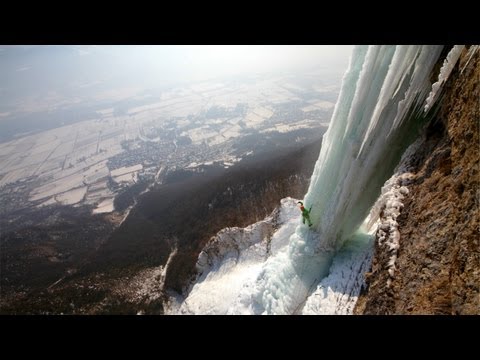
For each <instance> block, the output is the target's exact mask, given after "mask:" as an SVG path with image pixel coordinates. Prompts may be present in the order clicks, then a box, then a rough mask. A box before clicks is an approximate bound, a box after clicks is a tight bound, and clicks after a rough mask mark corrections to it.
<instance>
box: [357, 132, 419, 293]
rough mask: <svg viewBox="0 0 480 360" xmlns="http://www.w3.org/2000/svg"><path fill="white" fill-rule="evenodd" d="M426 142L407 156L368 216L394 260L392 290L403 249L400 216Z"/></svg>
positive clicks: (411, 148)
mask: <svg viewBox="0 0 480 360" xmlns="http://www.w3.org/2000/svg"><path fill="white" fill-rule="evenodd" d="M421 144H422V139H418V140H417V141H415V142H414V143H413V144H412V145H410V146H409V147H408V149H407V150H406V151H405V153H404V154H403V156H402V158H401V160H400V163H399V164H398V166H397V168H396V169H395V174H394V175H393V176H392V177H391V178H390V179H389V180H387V182H386V183H385V185H384V186H383V187H382V190H381V195H380V196H379V198H378V200H377V201H376V203H375V205H374V206H373V207H372V210H371V211H370V214H369V217H368V223H367V228H369V229H373V228H375V229H376V230H375V233H376V237H377V239H378V245H379V246H380V247H387V249H388V250H387V251H388V252H389V253H390V258H389V261H388V265H387V271H388V275H389V279H388V280H387V287H390V285H391V282H392V280H393V279H394V278H395V270H396V267H395V261H396V260H397V253H398V249H399V248H400V232H399V230H398V223H397V217H398V216H399V215H400V213H401V211H402V208H403V206H404V205H403V199H404V198H405V196H407V195H408V192H409V190H408V187H407V186H406V185H408V184H409V183H410V182H411V181H412V180H413V178H414V175H413V173H412V168H411V165H410V164H412V163H413V161H412V157H413V156H415V154H416V152H417V151H418V149H419V147H420V146H421Z"/></svg>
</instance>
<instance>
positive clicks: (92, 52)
mask: <svg viewBox="0 0 480 360" xmlns="http://www.w3.org/2000/svg"><path fill="white" fill-rule="evenodd" d="M352 48H353V46H345V45H342V46H333V45H325V46H323V45H321V46H317V45H316V46H304V45H301V46H299V45H287V46H277V45H275V46H270V45H267V46H261V45H252V46H251V45H248V46H247V45H215V46H213V45H192V46H186V45H181V46H172V45H168V46H164V45H159V46H117V45H115V46H83V45H82V46H1V45H0V106H1V105H5V104H8V103H9V102H10V103H11V102H12V101H16V102H17V103H18V100H19V99H18V98H19V97H22V96H41V95H42V94H45V93H47V92H49V91H50V92H51V91H55V92H57V93H61V94H63V95H65V96H67V95H71V94H74V93H75V92H76V91H81V89H85V88H86V87H87V86H92V84H96V86H102V87H103V88H104V89H105V88H106V87H109V88H115V87H122V86H139V87H144V88H151V87H155V86H161V85H164V84H173V83H175V82H176V81H198V80H206V79H210V78H218V77H222V76H230V75H245V74H255V73H264V72H276V71H289V72H292V73H295V72H303V71H306V70H309V69H311V68H312V67H324V68H328V69H331V71H344V70H345V68H346V66H347V64H348V59H349V56H350V53H351V50H352ZM92 91H93V90H92ZM0 110H1V109H0Z"/></svg>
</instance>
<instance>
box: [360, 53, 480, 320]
mask: <svg viewBox="0 0 480 360" xmlns="http://www.w3.org/2000/svg"><path fill="white" fill-rule="evenodd" d="M467 51H468V49H465V50H464V52H463V53H462V56H461V57H460V59H459V62H458V63H457V65H456V67H455V69H454V70H453V72H452V74H451V76H450V78H449V80H448V81H447V83H446V85H445V89H444V97H443V99H441V100H440V101H441V105H440V109H439V112H438V113H437V115H436V117H435V118H434V119H433V120H432V122H431V124H430V125H429V127H428V128H427V129H426V131H425V134H424V136H423V144H422V146H420V147H419V148H418V150H417V152H416V153H415V154H414V156H412V157H411V158H410V164H409V166H410V168H409V172H410V174H409V176H406V177H405V178H404V183H403V184H402V185H404V186H406V187H407V188H408V195H406V196H405V199H404V200H403V203H404V207H403V209H402V210H401V214H400V215H399V216H398V217H397V219H396V221H397V222H398V231H399V233H400V239H399V248H398V249H397V257H396V261H395V272H394V276H393V278H392V276H391V274H389V272H388V270H389V268H391V264H390V265H389V261H390V260H391V254H390V251H389V249H388V247H386V246H382V245H381V244H379V241H376V242H375V243H376V245H375V255H374V259H373V262H372V270H371V272H370V273H367V274H366V282H367V288H366V289H365V291H364V293H363V294H362V295H361V297H360V299H359V301H358V302H357V306H356V309H355V313H357V314H480V291H479V288H480V233H479V226H480V224H479V222H480V221H479V217H480V214H479V202H480V188H479V182H480V174H479V161H480V138H479V123H480V51H478V50H477V51H476V52H475V53H473V55H472V56H470V55H471V54H472V52H470V53H467ZM378 236H379V235H377V240H378V239H379V238H378ZM380 243H381V241H380Z"/></svg>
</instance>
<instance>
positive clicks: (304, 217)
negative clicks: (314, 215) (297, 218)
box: [297, 201, 312, 226]
mask: <svg viewBox="0 0 480 360" xmlns="http://www.w3.org/2000/svg"><path fill="white" fill-rule="evenodd" d="M297 204H300V211H301V212H302V223H304V224H305V220H307V222H308V226H312V221H311V220H310V211H311V210H312V207H311V206H310V209H308V210H307V209H305V207H304V206H303V202H301V201H299V202H298V203H297Z"/></svg>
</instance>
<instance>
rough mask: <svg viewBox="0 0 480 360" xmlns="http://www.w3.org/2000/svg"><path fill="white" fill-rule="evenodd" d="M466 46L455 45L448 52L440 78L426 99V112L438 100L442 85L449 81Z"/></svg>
mask: <svg viewBox="0 0 480 360" xmlns="http://www.w3.org/2000/svg"><path fill="white" fill-rule="evenodd" d="M464 47H465V45H455V46H454V47H453V48H452V50H450V52H449V53H448V55H447V58H446V59H445V61H444V62H443V66H442V68H441V69H440V74H438V80H437V82H435V83H434V84H433V85H432V91H430V94H428V97H427V100H425V107H424V111H425V112H427V111H428V110H429V109H430V108H431V107H432V105H433V104H434V103H435V101H436V100H437V98H438V95H439V94H440V90H441V88H442V85H443V84H444V83H445V82H446V81H447V79H448V77H449V76H450V73H451V72H452V70H453V67H454V66H455V64H456V63H457V61H458V58H459V57H460V54H461V53H462V51H463V48H464Z"/></svg>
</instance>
